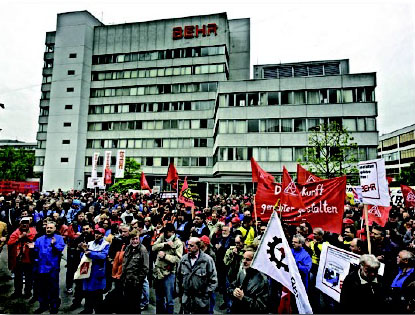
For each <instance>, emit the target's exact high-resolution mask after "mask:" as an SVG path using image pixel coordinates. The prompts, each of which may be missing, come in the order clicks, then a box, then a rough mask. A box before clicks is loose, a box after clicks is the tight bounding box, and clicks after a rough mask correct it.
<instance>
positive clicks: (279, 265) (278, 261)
mask: <svg viewBox="0 0 415 315" xmlns="http://www.w3.org/2000/svg"><path fill="white" fill-rule="evenodd" d="M272 240H273V241H272V242H268V250H267V253H268V254H269V260H270V261H272V262H274V263H275V264H276V265H277V268H278V269H281V268H283V269H284V270H285V271H286V272H288V266H287V265H286V264H284V263H283V262H282V261H283V260H284V258H285V251H284V248H281V247H280V248H277V246H278V245H279V244H281V243H282V239H281V238H279V237H277V236H274V237H273V239H272ZM275 249H278V250H279V251H280V252H281V258H280V259H278V258H277V257H276V256H275Z"/></svg>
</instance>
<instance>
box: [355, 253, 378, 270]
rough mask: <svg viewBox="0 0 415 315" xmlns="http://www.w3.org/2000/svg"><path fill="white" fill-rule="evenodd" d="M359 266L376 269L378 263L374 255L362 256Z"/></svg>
mask: <svg viewBox="0 0 415 315" xmlns="http://www.w3.org/2000/svg"><path fill="white" fill-rule="evenodd" d="M359 265H360V266H363V265H368V266H369V267H370V268H374V269H378V268H379V267H380V262H379V260H378V259H377V258H376V256H375V255H369V254H364V255H362V256H360V260H359Z"/></svg>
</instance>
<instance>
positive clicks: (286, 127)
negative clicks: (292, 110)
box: [281, 119, 293, 132]
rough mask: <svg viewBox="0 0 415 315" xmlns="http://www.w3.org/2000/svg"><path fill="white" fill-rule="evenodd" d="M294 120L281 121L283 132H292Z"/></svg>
mask: <svg viewBox="0 0 415 315" xmlns="http://www.w3.org/2000/svg"><path fill="white" fill-rule="evenodd" d="M292 131H293V127H292V120H291V119H281V132H292Z"/></svg>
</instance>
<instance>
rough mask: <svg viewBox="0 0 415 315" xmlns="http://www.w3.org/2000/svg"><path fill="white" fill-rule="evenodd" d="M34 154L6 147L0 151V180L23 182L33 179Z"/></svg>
mask: <svg viewBox="0 0 415 315" xmlns="http://www.w3.org/2000/svg"><path fill="white" fill-rule="evenodd" d="M34 165H35V154H34V152H31V151H28V150H25V149H15V148H13V147H6V148H4V149H1V150H0V170H1V172H0V179H1V180H16V181H24V180H26V178H29V177H33V166H34Z"/></svg>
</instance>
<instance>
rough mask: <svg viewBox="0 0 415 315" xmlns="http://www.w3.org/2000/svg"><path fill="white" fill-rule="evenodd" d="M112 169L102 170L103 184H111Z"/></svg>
mask: <svg viewBox="0 0 415 315" xmlns="http://www.w3.org/2000/svg"><path fill="white" fill-rule="evenodd" d="M111 177H112V171H111V169H110V168H106V169H105V170H104V184H109V185H111V184H112V178H111Z"/></svg>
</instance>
